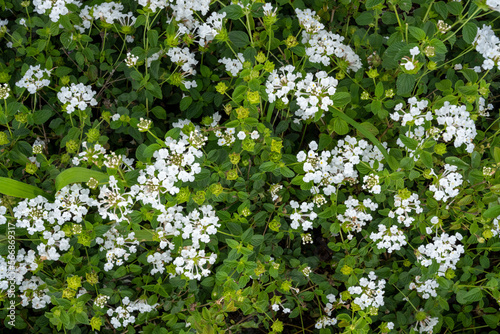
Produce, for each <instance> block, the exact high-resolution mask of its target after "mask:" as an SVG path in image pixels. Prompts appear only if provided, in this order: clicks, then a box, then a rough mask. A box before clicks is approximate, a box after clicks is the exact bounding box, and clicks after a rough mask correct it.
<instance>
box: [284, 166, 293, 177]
mask: <svg viewBox="0 0 500 334" xmlns="http://www.w3.org/2000/svg"><path fill="white" fill-rule="evenodd" d="M280 173H281V175H283V176H284V177H288V178H290V177H294V176H295V173H294V172H293V171H292V170H291V169H290V168H288V167H280Z"/></svg>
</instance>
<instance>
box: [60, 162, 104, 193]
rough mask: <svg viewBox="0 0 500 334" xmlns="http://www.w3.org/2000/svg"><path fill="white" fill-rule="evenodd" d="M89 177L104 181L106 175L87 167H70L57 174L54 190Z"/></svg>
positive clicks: (85, 180)
mask: <svg viewBox="0 0 500 334" xmlns="http://www.w3.org/2000/svg"><path fill="white" fill-rule="evenodd" d="M91 177H92V178H94V179H96V180H97V181H99V182H105V181H106V180H107V178H108V175H107V174H105V173H103V172H98V171H95V170H91V169H88V168H83V167H72V168H69V169H66V170H65V171H63V172H61V173H60V174H59V175H57V177H56V191H59V190H61V189H62V188H64V187H65V186H67V185H68V184H72V183H80V182H87V181H88V180H90V178H91Z"/></svg>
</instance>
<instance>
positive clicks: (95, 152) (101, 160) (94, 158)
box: [72, 142, 134, 171]
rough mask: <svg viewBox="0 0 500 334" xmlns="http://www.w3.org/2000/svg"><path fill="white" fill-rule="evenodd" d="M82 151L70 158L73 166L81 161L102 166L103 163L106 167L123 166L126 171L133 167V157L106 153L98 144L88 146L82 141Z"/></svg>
mask: <svg viewBox="0 0 500 334" xmlns="http://www.w3.org/2000/svg"><path fill="white" fill-rule="evenodd" d="M82 147H83V148H84V149H85V150H84V151H82V152H80V153H78V154H77V155H76V156H75V157H74V158H73V160H72V163H73V165H74V166H79V165H80V164H81V163H83V164H84V165H92V164H93V165H96V166H97V167H99V168H100V167H102V166H103V165H105V166H106V167H108V168H119V167H120V168H124V169H125V170H127V171H130V170H132V169H133V167H132V164H133V163H134V159H133V158H127V157H126V156H125V155H119V156H118V155H116V153H115V152H111V154H107V153H106V149H105V148H104V147H102V146H101V145H100V144H94V145H93V146H90V145H88V144H87V142H83V143H82Z"/></svg>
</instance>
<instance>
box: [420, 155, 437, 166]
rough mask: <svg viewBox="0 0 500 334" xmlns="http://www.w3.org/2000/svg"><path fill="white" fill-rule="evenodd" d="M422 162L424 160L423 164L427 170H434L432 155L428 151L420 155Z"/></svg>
mask: <svg viewBox="0 0 500 334" xmlns="http://www.w3.org/2000/svg"><path fill="white" fill-rule="evenodd" d="M420 160H422V163H423V164H424V165H425V167H427V168H432V167H433V166H434V164H433V163H432V154H430V153H429V152H427V151H422V153H420Z"/></svg>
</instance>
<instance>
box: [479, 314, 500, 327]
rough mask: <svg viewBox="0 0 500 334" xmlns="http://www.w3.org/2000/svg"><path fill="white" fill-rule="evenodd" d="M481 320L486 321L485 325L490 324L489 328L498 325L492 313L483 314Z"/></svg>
mask: <svg viewBox="0 0 500 334" xmlns="http://www.w3.org/2000/svg"><path fill="white" fill-rule="evenodd" d="M483 320H484V322H485V323H486V325H488V326H490V328H493V329H494V328H497V327H498V321H499V319H498V317H497V316H496V315H494V314H483Z"/></svg>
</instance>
